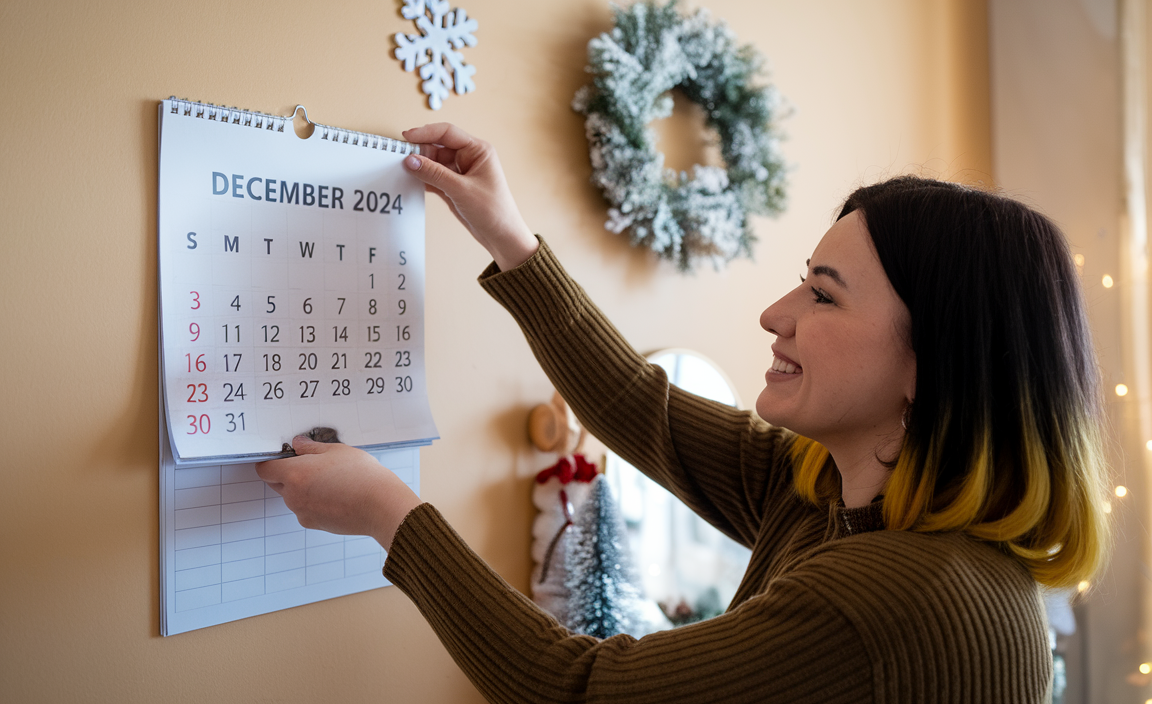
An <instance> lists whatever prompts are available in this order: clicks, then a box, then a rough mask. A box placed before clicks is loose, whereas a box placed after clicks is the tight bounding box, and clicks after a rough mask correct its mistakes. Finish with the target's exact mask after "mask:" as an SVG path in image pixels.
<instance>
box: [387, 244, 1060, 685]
mask: <svg viewBox="0 0 1152 704" xmlns="http://www.w3.org/2000/svg"><path fill="white" fill-rule="evenodd" d="M481 283H482V285H483V286H484V288H485V289H486V290H487V291H488V292H489V293H490V294H491V295H492V296H493V297H495V298H496V300H497V301H499V302H500V303H501V304H502V305H503V306H504V307H505V308H507V309H508V310H509V312H511V313H512V315H513V316H514V317H515V318H516V321H517V322H518V323H519V324H520V326H521V327H522V328H523V330H524V334H525V336H526V337H527V338H528V343H529V345H530V346H531V348H532V351H533V352H534V353H535V355H536V358H537V359H538V360H539V361H540V364H541V365H542V366H543V367H544V370H545V371H546V372H547V373H548V376H549V377H550V378H551V379H552V381H553V383H554V384H555V385H556V388H557V389H558V390H559V391H560V393H561V394H563V396H564V398H565V399H566V400H567V401H568V402H569V403H570V404H571V405H572V407H573V409H574V410H575V411H576V413H577V415H578V416H579V418H580V419H581V421H582V422H583V423H584V424H585V425H586V427H587V428H588V429H589V431H591V432H592V433H593V434H595V435H596V436H597V437H598V438H600V439H601V440H603V441H604V442H605V443H606V444H607V445H608V446H609V447H611V448H612V449H613V450H614V451H616V452H617V453H619V454H620V455H621V456H622V457H624V458H625V459H626V460H628V461H629V462H631V463H632V464H633V465H635V466H636V467H638V468H640V469H642V470H643V471H645V472H646V473H647V474H648V475H649V476H651V477H652V478H653V479H655V480H656V481H658V482H659V483H660V484H662V485H664V486H665V487H667V488H668V489H669V490H670V491H672V492H673V493H675V494H676V495H677V496H678V497H680V498H681V499H682V500H683V501H684V502H685V503H687V504H688V506H690V507H692V509H693V510H695V511H696V512H697V513H698V514H700V515H701V516H703V517H704V518H705V519H707V520H708V521H709V522H711V523H712V524H713V525H715V526H717V527H718V528H719V529H720V530H722V531H724V532H725V533H727V534H728V535H730V536H732V537H733V538H735V539H736V540H737V541H739V542H741V543H743V544H744V545H747V546H749V547H751V548H752V560H751V563H750V564H749V566H748V572H747V574H745V576H744V580H743V582H742V584H741V586H740V588H739V591H738V592H737V594H736V597H735V598H734V599H733V601H732V604H731V606H730V607H729V609H728V611H727V613H725V614H723V615H722V616H719V617H717V618H714V619H711V620H708V621H704V622H701V623H696V624H693V625H690V626H683V627H681V628H677V629H674V630H670V631H662V632H659V633H654V634H652V635H648V636H645V637H644V638H641V639H639V640H637V639H635V638H632V637H630V636H626V635H621V636H615V637H612V638H608V639H606V640H597V639H595V638H592V637H589V636H578V635H573V634H572V633H570V632H569V631H567V630H566V629H564V628H563V627H561V626H560V625H559V624H558V623H557V622H556V621H555V620H554V619H553V618H552V617H551V616H549V615H548V614H547V613H545V612H544V611H542V610H540V609H539V608H538V607H536V606H535V605H534V604H533V603H532V602H531V601H530V600H528V599H527V598H525V597H524V596H523V595H522V594H520V593H519V592H517V591H516V590H515V589H513V588H512V587H511V586H509V585H508V584H507V583H506V582H505V581H504V580H503V579H501V578H500V576H499V575H497V574H496V573H495V572H493V571H492V570H491V569H490V568H489V567H488V566H487V565H486V564H484V562H483V561H482V560H481V559H480V558H479V557H478V556H477V555H476V554H475V553H474V552H472V550H470V549H469V548H468V546H467V545H466V544H465V543H464V541H463V540H462V539H461V538H460V536H459V535H457V534H456V533H455V532H454V531H453V530H452V528H451V527H450V526H449V525H448V524H447V523H446V522H445V520H444V519H443V517H442V516H441V515H440V514H439V513H438V512H437V511H436V509H435V508H433V507H432V506H431V505H429V504H423V505H421V506H420V507H418V508H416V509H414V510H413V511H412V512H411V513H410V514H409V515H408V517H407V518H406V519H405V520H404V523H403V524H402V525H401V527H400V529H399V530H398V531H397V533H396V537H395V539H394V541H393V543H392V549H391V552H390V553H389V555H388V559H387V562H386V564H385V567H384V574H385V576H387V577H388V579H390V580H391V581H392V582H393V583H395V584H396V585H397V586H398V587H399V588H400V589H401V590H402V591H403V592H404V593H405V594H407V595H408V596H409V597H410V598H411V599H412V600H413V601H414V602H415V603H416V606H417V607H418V608H419V609H420V611H421V613H423V614H424V616H425V618H427V619H428V622H429V623H430V624H431V625H432V628H433V629H434V630H435V631H436V633H437V635H438V636H439V637H440V639H441V641H442V642H443V643H444V646H445V647H446V648H447V649H448V652H449V653H451V655H452V657H453V658H455V660H456V662H457V663H458V664H459V665H460V667H461V668H462V669H463V670H464V672H465V673H466V674H467V675H468V677H469V678H470V679H471V680H472V682H473V683H475V685H476V687H477V688H478V689H479V690H480V691H481V692H482V693H483V694H484V696H485V697H487V698H488V699H489V700H490V701H493V702H650V703H651V704H657V703H659V704H670V703H674V702H693V703H700V702H813V703H816V702H819V703H820V704H834V703H837V702H877V703H880V702H883V703H884V704H889V703H894V702H908V703H912V702H918V703H919V702H940V703H944V702H955V703H957V704H959V703H960V702H996V703H998V704H1012V703H1016V702H1041V701H1046V700H1047V699H1048V697H1049V696H1050V695H1049V683H1050V680H1051V674H1052V663H1051V655H1050V652H1049V650H1048V638H1047V630H1046V622H1045V616H1044V610H1043V605H1042V602H1041V599H1040V596H1039V592H1038V589H1037V586H1036V584H1035V582H1034V581H1033V580H1032V579H1031V577H1030V576H1029V574H1028V572H1027V570H1026V569H1025V568H1024V567H1023V566H1022V565H1021V564H1020V563H1018V562H1017V561H1016V560H1014V559H1013V558H1011V557H1009V556H1007V555H1005V554H1003V553H1002V552H1000V551H999V550H997V549H996V548H994V547H993V546H990V545H988V544H984V543H980V542H978V541H975V540H973V539H971V538H968V537H965V536H963V535H959V534H921V533H910V532H905V531H889V530H884V525H883V518H882V516H881V507H882V503H881V501H880V500H878V501H876V502H873V503H872V504H871V505H870V506H866V507H862V508H855V509H845V508H843V506H842V505H840V506H835V505H834V506H826V507H816V506H813V505H811V504H808V503H805V502H804V501H802V500H800V499H799V498H798V497H797V496H796V494H795V492H794V491H793V489H792V475H791V466H790V460H789V456H788V452H787V449H788V447H789V444H790V435H789V433H788V432H787V431H784V430H781V429H779V428H773V427H770V426H768V425H767V424H766V423H764V422H763V421H762V420H760V419H759V418H757V417H756V416H755V415H754V414H752V413H750V412H748V411H738V410H734V409H732V408H729V407H727V406H723V405H720V404H716V403H712V402H709V401H705V400H702V399H700V398H698V397H695V396H692V395H690V394H687V393H685V392H682V391H680V390H679V389H677V388H676V387H674V386H670V385H669V384H668V383H667V380H666V377H665V375H664V373H663V371H662V370H661V369H660V368H659V367H656V366H653V365H650V364H648V363H647V362H646V361H645V360H644V358H643V357H641V356H640V355H639V354H637V353H636V352H635V351H634V350H633V349H632V348H631V347H630V346H629V345H628V343H626V342H625V341H624V339H623V338H622V337H621V336H620V334H619V333H618V332H617V331H616V329H615V328H613V327H612V325H611V324H610V323H609V322H608V321H607V320H606V319H605V318H604V316H603V315H602V314H601V313H600V311H599V310H597V309H596V307H595V306H594V305H593V304H592V303H591V302H590V301H589V300H588V298H587V296H586V295H585V293H584V291H583V290H582V289H581V288H580V287H579V286H578V285H576V283H575V282H573V281H572V280H571V279H570V278H568V276H567V274H566V273H565V272H564V270H563V268H562V267H561V266H560V264H559V262H557V260H556V259H555V257H554V256H553V255H552V253H551V251H550V250H549V249H548V247H547V245H545V244H542V245H541V247H540V251H539V252H537V253H536V254H535V255H534V256H533V257H532V258H531V259H529V260H528V261H527V262H525V263H524V264H522V265H520V266H519V267H517V268H515V269H513V270H511V271H507V272H500V271H499V270H498V269H497V268H496V267H495V266H494V265H493V266H491V267H489V269H488V270H486V271H485V272H484V274H483V275H482V276H481ZM574 341H575V342H578V344H573V343H574Z"/></svg>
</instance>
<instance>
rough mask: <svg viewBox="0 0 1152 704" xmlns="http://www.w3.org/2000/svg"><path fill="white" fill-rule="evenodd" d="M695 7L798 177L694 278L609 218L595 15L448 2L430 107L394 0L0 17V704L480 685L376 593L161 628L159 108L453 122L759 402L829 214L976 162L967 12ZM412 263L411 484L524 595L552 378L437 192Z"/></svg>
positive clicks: (31, 8) (647, 309)
mask: <svg viewBox="0 0 1152 704" xmlns="http://www.w3.org/2000/svg"><path fill="white" fill-rule="evenodd" d="M707 4H708V7H709V8H710V9H711V10H712V11H713V13H714V14H715V15H716V16H719V17H723V18H726V19H727V20H728V21H729V22H730V24H731V25H732V26H733V27H735V28H737V31H738V34H739V37H740V39H741V40H742V41H744V42H752V43H754V44H755V45H756V46H757V47H758V48H759V49H760V50H761V51H763V52H764V53H765V54H767V55H768V56H769V58H770V60H771V67H772V69H773V71H774V79H775V81H776V83H777V85H778V86H779V88H780V89H781V91H782V92H783V94H784V95H785V96H786V97H787V98H788V100H789V101H790V102H791V104H792V105H793V106H794V107H795V116H794V117H793V118H792V119H791V120H789V121H788V123H787V124H786V125H785V129H786V131H787V132H788V134H789V135H790V138H789V141H788V142H787V143H786V146H785V149H786V151H787V157H788V159H789V161H790V162H791V163H792V164H794V165H795V171H794V173H793V176H792V186H791V190H790V194H791V205H790V207H789V209H788V211H787V213H786V214H785V215H784V216H783V217H781V218H779V219H777V220H767V219H765V220H758V221H757V222H756V230H757V233H758V234H759V237H760V239H761V242H760V244H759V245H758V246H757V248H756V262H755V263H752V262H747V261H741V262H736V263H734V264H732V265H731V266H730V267H729V268H728V270H727V271H724V272H721V273H715V272H712V271H702V272H700V273H699V274H697V275H695V276H692V277H685V276H681V275H679V274H677V273H676V272H675V270H674V269H673V268H672V267H670V266H668V265H666V264H663V263H658V262H656V261H654V260H653V259H652V258H651V257H650V256H647V255H645V254H644V253H641V252H637V251H633V250H631V249H630V248H629V247H628V246H627V245H626V244H625V243H623V242H622V241H621V240H620V239H619V238H618V237H616V236H614V235H611V234H609V233H607V232H605V231H604V230H603V229H602V227H601V225H602V222H603V220H604V219H605V212H604V211H605V206H604V204H603V202H602V201H601V199H600V196H599V194H598V193H596V192H595V191H594V190H593V188H592V187H591V186H589V185H588V183H587V178H588V171H589V167H588V160H587V151H586V144H585V141H584V137H583V130H582V125H581V120H580V118H579V116H577V115H576V114H574V113H573V112H572V111H571V110H570V108H569V101H570V99H571V96H572V94H573V92H574V91H575V90H576V88H577V87H578V86H579V85H581V84H582V83H583V82H584V81H585V80H586V78H585V74H584V72H583V66H584V61H585V45H586V42H587V40H588V39H589V38H590V37H592V36H594V35H596V34H597V33H599V32H601V31H604V30H606V29H608V28H609V26H610V15H609V11H608V8H607V4H606V3H605V2H604V1H603V0H567V1H565V2H551V3H544V2H539V3H513V2H508V1H507V0H504V1H501V0H472V2H468V3H465V4H464V6H465V7H466V9H467V10H468V12H469V14H470V15H472V16H474V17H476V18H477V19H478V20H479V22H480V29H479V32H478V38H479V45H478V46H477V47H475V48H473V49H468V50H467V51H466V52H465V53H466V56H467V58H468V61H469V62H470V63H473V64H474V65H476V66H477V67H478V73H477V77H476V78H477V85H478V92H477V93H475V94H473V95H470V96H467V97H462V98H461V97H452V98H450V99H449V100H448V101H447V103H446V106H445V108H444V109H443V110H441V111H440V112H439V113H432V112H430V111H429V110H427V109H426V108H425V107H424V105H425V103H424V100H423V96H422V95H421V94H420V93H419V91H418V88H417V83H418V81H417V79H415V78H414V77H413V76H412V74H405V73H403V72H402V71H401V70H400V68H399V66H398V64H397V62H396V61H394V60H393V59H391V58H390V56H389V52H390V48H391V41H390V39H389V37H390V35H391V34H392V33H394V32H397V31H405V30H409V31H410V29H411V25H410V24H409V23H407V22H405V21H404V20H402V19H401V18H400V17H399V15H398V12H397V10H396V8H397V7H398V5H399V3H395V4H393V3H392V2H387V1H386V2H347V3H342V4H339V5H337V4H327V5H325V4H316V3H305V2H297V1H295V0H288V1H286V2H280V3H271V2H221V1H219V0H201V1H200V2H158V1H153V2H144V1H142V0H135V1H132V0H125V1H122V2H117V3H82V2H71V3H65V2H52V1H50V0H6V2H4V3H3V4H2V5H0V95H2V98H3V105H4V107H5V110H4V111H3V113H4V117H5V120H4V121H5V123H6V124H5V125H4V130H3V132H2V133H0V145H2V148H0V154H2V155H3V160H4V168H3V170H2V171H0V203H2V204H3V208H2V212H3V218H2V219H0V233H2V234H0V244H2V246H3V256H0V287H2V288H0V311H2V315H0V323H2V325H3V328H2V330H3V331H2V332H0V360H2V363H0V394H2V396H0V398H2V399H3V402H2V407H0V421H2V423H0V427H2V428H3V429H4V430H5V435H6V437H5V438H4V445H5V448H6V450H5V452H4V455H3V459H2V460H0V477H2V478H3V487H2V489H0V535H2V536H3V537H2V538H0V564H2V568H0V699H4V700H6V701H116V702H121V701H189V702H200V701H289V700H292V701H366V700H378V701H380V700H382V701H395V702H466V701H477V700H479V697H478V695H476V694H475V692H474V691H473V690H472V688H471V686H470V685H469V684H468V682H467V681H466V680H465V679H464V677H463V676H462V675H461V674H460V672H459V670H457V669H456V667H455V666H454V665H453V664H452V662H451V661H450V660H449V659H448V657H447V656H446V655H445V653H444V651H443V649H442V648H441V647H440V645H439V643H438V642H437V640H436V639H435V637H434V636H433V634H432V633H431V631H430V630H429V629H428V628H427V627H426V626H425V625H424V623H423V621H422V620H421V618H420V616H419V614H418V613H417V611H416V609H415V608H414V607H413V606H412V605H411V603H410V602H408V600H407V599H406V598H405V597H404V595H403V594H401V593H400V592H399V591H398V590H396V589H394V588H390V589H385V590H378V591H373V592H369V593H364V594H359V595H355V596H349V597H344V598H341V599H336V600H333V601H329V602H324V603H320V604H313V605H309V606H305V607H301V608H297V609H292V610H289V611H283V612H279V613H275V614H271V615H267V616H261V617H257V618H253V619H248V620H246V621H242V622H238V623H232V624H227V625H224V626H218V627H214V628H209V629H206V630H202V631H198V632H193V633H188V634H184V635H179V636H175V637H172V638H166V639H165V638H160V637H159V635H158V631H159V618H158V615H157V613H158V609H159V606H158V591H159V586H158V569H159V568H158V558H157V530H158V527H157V508H156V505H157V504H156V502H157V465H156V454H157V439H156V424H157V416H156V413H157V411H156V408H157V401H156V374H157V370H156V269H155V258H156V233H155V223H156V168H157V166H156V164H157V156H156V107H155V106H156V101H157V100H159V99H161V98H164V97H167V96H168V95H170V94H173V93H175V94H177V95H179V96H181V97H189V98H193V99H202V100H205V101H211V102H216V103H223V104H228V105H238V106H241V107H246V108H251V109H256V110H263V111H268V112H279V113H286V112H287V111H289V110H290V109H291V107H292V106H293V105H295V104H296V103H303V104H304V105H306V106H307V107H308V108H309V111H310V114H311V115H312V117H313V118H314V119H316V120H318V121H320V122H326V123H330V124H336V125H340V126H343V127H349V128H353V129H357V130H363V131H370V132H377V133H381V134H385V135H395V134H397V133H398V132H399V131H400V130H401V129H403V128H406V127H409V126H413V125H417V124H421V123H424V122H426V121H432V120H451V121H455V122H458V123H460V124H462V125H463V126H465V127H466V128H467V129H469V130H471V131H473V132H474V133H476V134H479V135H481V136H483V137H485V138H487V139H488V140H490V141H492V142H493V143H495V144H496V145H497V146H498V148H499V149H500V153H501V156H502V158H503V161H504V165H505V168H506V170H507V171H508V176H509V181H510V182H511V184H512V187H513V189H514V191H515V193H516V195H517V197H518V199H519V202H520V204H521V207H522V208H523V210H524V214H525V217H526V218H527V220H528V222H529V223H530V224H531V226H532V227H533V228H534V229H536V230H537V231H539V232H541V233H544V234H545V235H546V236H547V237H548V239H549V241H550V242H551V244H552V245H553V247H554V248H555V249H556V250H557V251H558V252H559V253H560V255H561V257H562V258H563V260H564V261H565V262H566V264H567V266H568V267H569V269H570V270H571V271H572V272H573V273H574V274H575V275H576V277H577V278H578V279H579V280H580V281H581V282H583V283H584V284H585V286H586V287H587V288H588V289H589V290H590V292H591V293H592V295H593V296H594V297H595V299H596V300H597V301H599V302H600V303H601V304H602V305H603V307H604V308H605V309H607V311H608V312H609V314H610V315H611V316H612V318H613V319H614V320H615V321H616V322H617V324H618V325H619V326H620V327H621V328H622V329H623V330H624V331H625V333H626V334H627V335H628V336H629V337H630V338H631V340H632V341H633V342H634V343H635V344H636V346H637V347H639V348H640V349H643V350H652V349H655V348H660V347H666V346H677V347H690V348H695V349H697V350H699V351H701V352H702V353H704V354H705V355H707V356H709V357H711V358H712V359H714V360H716V361H717V362H718V363H719V364H720V365H721V366H723V367H724V369H725V370H726V371H727V373H728V374H729V375H730V376H731V377H732V379H733V380H734V381H735V383H736V384H737V386H738V390H739V393H740V395H741V396H742V397H743V398H744V399H745V400H746V401H749V402H750V401H751V400H752V399H754V398H755V397H756V395H757V394H758V392H759V389H760V386H761V383H762V374H763V372H764V369H765V365H766V363H767V359H768V354H769V353H768V345H769V344H770V342H771V337H770V336H769V335H768V334H766V333H764V332H763V331H762V330H760V329H759V327H758V325H757V317H758V315H759V312H760V311H761V310H762V309H763V308H764V307H765V306H766V305H767V304H769V303H771V302H772V301H773V300H774V299H775V298H776V297H777V296H779V295H780V294H781V293H783V292H784V291H786V290H788V289H789V288H791V287H792V286H794V285H795V283H796V280H797V279H796V276H797V274H798V273H800V271H801V269H802V266H803V261H804V259H805V257H806V256H807V255H808V253H809V252H810V251H811V249H812V247H813V246H814V245H815V243H816V241H817V239H818V238H819V236H820V235H821V234H822V232H823V230H824V229H826V227H827V225H828V224H829V221H830V217H831V215H832V212H833V209H834V207H835V206H836V204H837V201H838V199H840V198H842V197H843V196H845V195H846V194H847V192H848V191H849V190H850V189H851V188H852V187H853V185H855V184H858V183H860V182H862V181H871V180H875V179H876V178H878V177H880V176H882V175H885V174H895V173H900V172H903V171H905V170H907V168H908V167H909V165H912V166H915V167H919V166H925V167H927V168H928V169H929V171H930V172H932V173H939V174H944V175H955V174H961V175H962V176H963V177H964V178H967V179H974V178H975V179H980V178H985V179H986V178H987V174H988V173H989V172H990V170H991V167H990V163H991V155H990V149H991V147H990V144H989V138H988V133H989V126H988V119H989V118H988V109H987V101H988V78H987V54H986V43H987V34H986V31H985V26H986V17H985V14H986V10H985V8H984V5H983V2H980V1H977V2H962V1H961V0H866V1H865V0H837V1H833V0H820V1H811V0H805V1H804V2H800V1H798V0H792V1H790V2H789V1H785V0H777V1H771V2H765V1H758V2H750V1H745V2H739V1H737V0H713V1H712V2H709V3H707ZM672 119H673V120H676V119H678V118H675V117H674V118H672ZM669 146H670V148H671V146H672V145H669ZM687 149H688V150H689V152H688V153H689V154H691V153H693V152H692V151H691V150H692V149H693V147H691V146H689V147H687ZM965 169H974V171H965ZM427 261H428V295H427V311H428V312H427V340H428V370H429V371H428V374H429V385H430V388H431V394H432V405H433V410H434V413H435V416H436V420H437V423H438V425H439V428H440V432H441V434H442V436H443V439H442V440H440V441H439V442H437V443H436V444H435V445H434V446H433V447H431V448H429V449H426V450H424V451H423V472H424V473H423V480H422V484H423V490H424V497H425V498H426V499H428V500H430V501H432V502H434V503H435V504H437V506H439V507H440V509H441V510H442V511H443V512H444V513H445V514H446V515H447V516H448V518H449V520H451V521H452V522H453V524H454V525H455V526H456V527H457V528H458V529H459V530H460V532H461V533H462V534H463V535H464V536H465V537H466V538H467V539H468V541H469V542H470V544H471V545H473V546H474V547H475V549H476V550H477V551H478V552H479V553H480V554H481V555H483V556H484V557H485V558H486V559H487V560H489V561H490V562H491V564H492V565H493V566H494V567H495V568H496V569H497V570H498V571H499V572H500V573H501V574H503V575H504V576H505V577H506V578H507V579H508V580H509V581H510V582H511V583H512V584H513V585H515V586H517V587H519V588H522V589H526V588H527V580H528V574H529V570H530V562H529V558H528V545H529V526H530V523H531V520H532V511H533V509H532V507H531V504H530V502H529V493H530V481H531V477H532V475H533V473H534V472H535V471H536V470H538V469H540V468H542V467H544V466H547V465H548V464H550V463H551V461H552V460H553V458H551V457H548V456H544V455H540V454H537V453H534V452H533V451H530V450H529V449H528V446H527V444H526V441H525V438H524V432H523V424H524V421H525V417H526V413H527V411H528V409H529V408H530V407H531V406H532V405H534V404H536V403H538V402H541V401H544V400H547V399H548V398H549V397H550V395H551V389H550V386H549V385H548V382H547V381H546V379H545V378H544V376H543V374H542V373H541V372H540V371H539V370H538V368H537V366H536V365H535V363H534V362H533V361H532V359H531V356H530V354H529V352H528V350H527V347H526V345H525V344H524V342H523V338H522V337H521V336H520V334H519V332H518V331H517V329H516V328H515V326H514V325H513V324H512V322H511V320H510V319H509V317H508V316H507V315H506V314H504V313H503V312H502V311H501V310H500V309H499V308H498V307H497V306H496V305H495V304H494V303H493V302H492V301H490V300H489V299H488V298H487V297H486V296H485V295H484V294H483V293H482V292H481V291H480V289H479V288H478V287H477V286H476V284H475V282H474V279H475V277H476V275H477V274H478V273H479V272H480V270H481V269H482V268H483V267H484V266H485V265H486V263H487V259H486V257H485V254H484V252H483V251H482V250H481V249H480V248H479V246H477V245H475V244H474V243H473V242H471V241H470V238H469V237H468V236H467V234H466V233H465V232H464V231H463V230H462V229H461V228H460V227H459V226H457V225H456V224H455V223H454V222H453V221H452V219H451V218H450V216H449V214H448V213H447V211H446V210H445V209H444V208H443V207H442V205H440V204H439V203H434V204H431V206H430V211H429V216H428V257H427ZM573 344H579V341H576V340H574V341H573Z"/></svg>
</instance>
